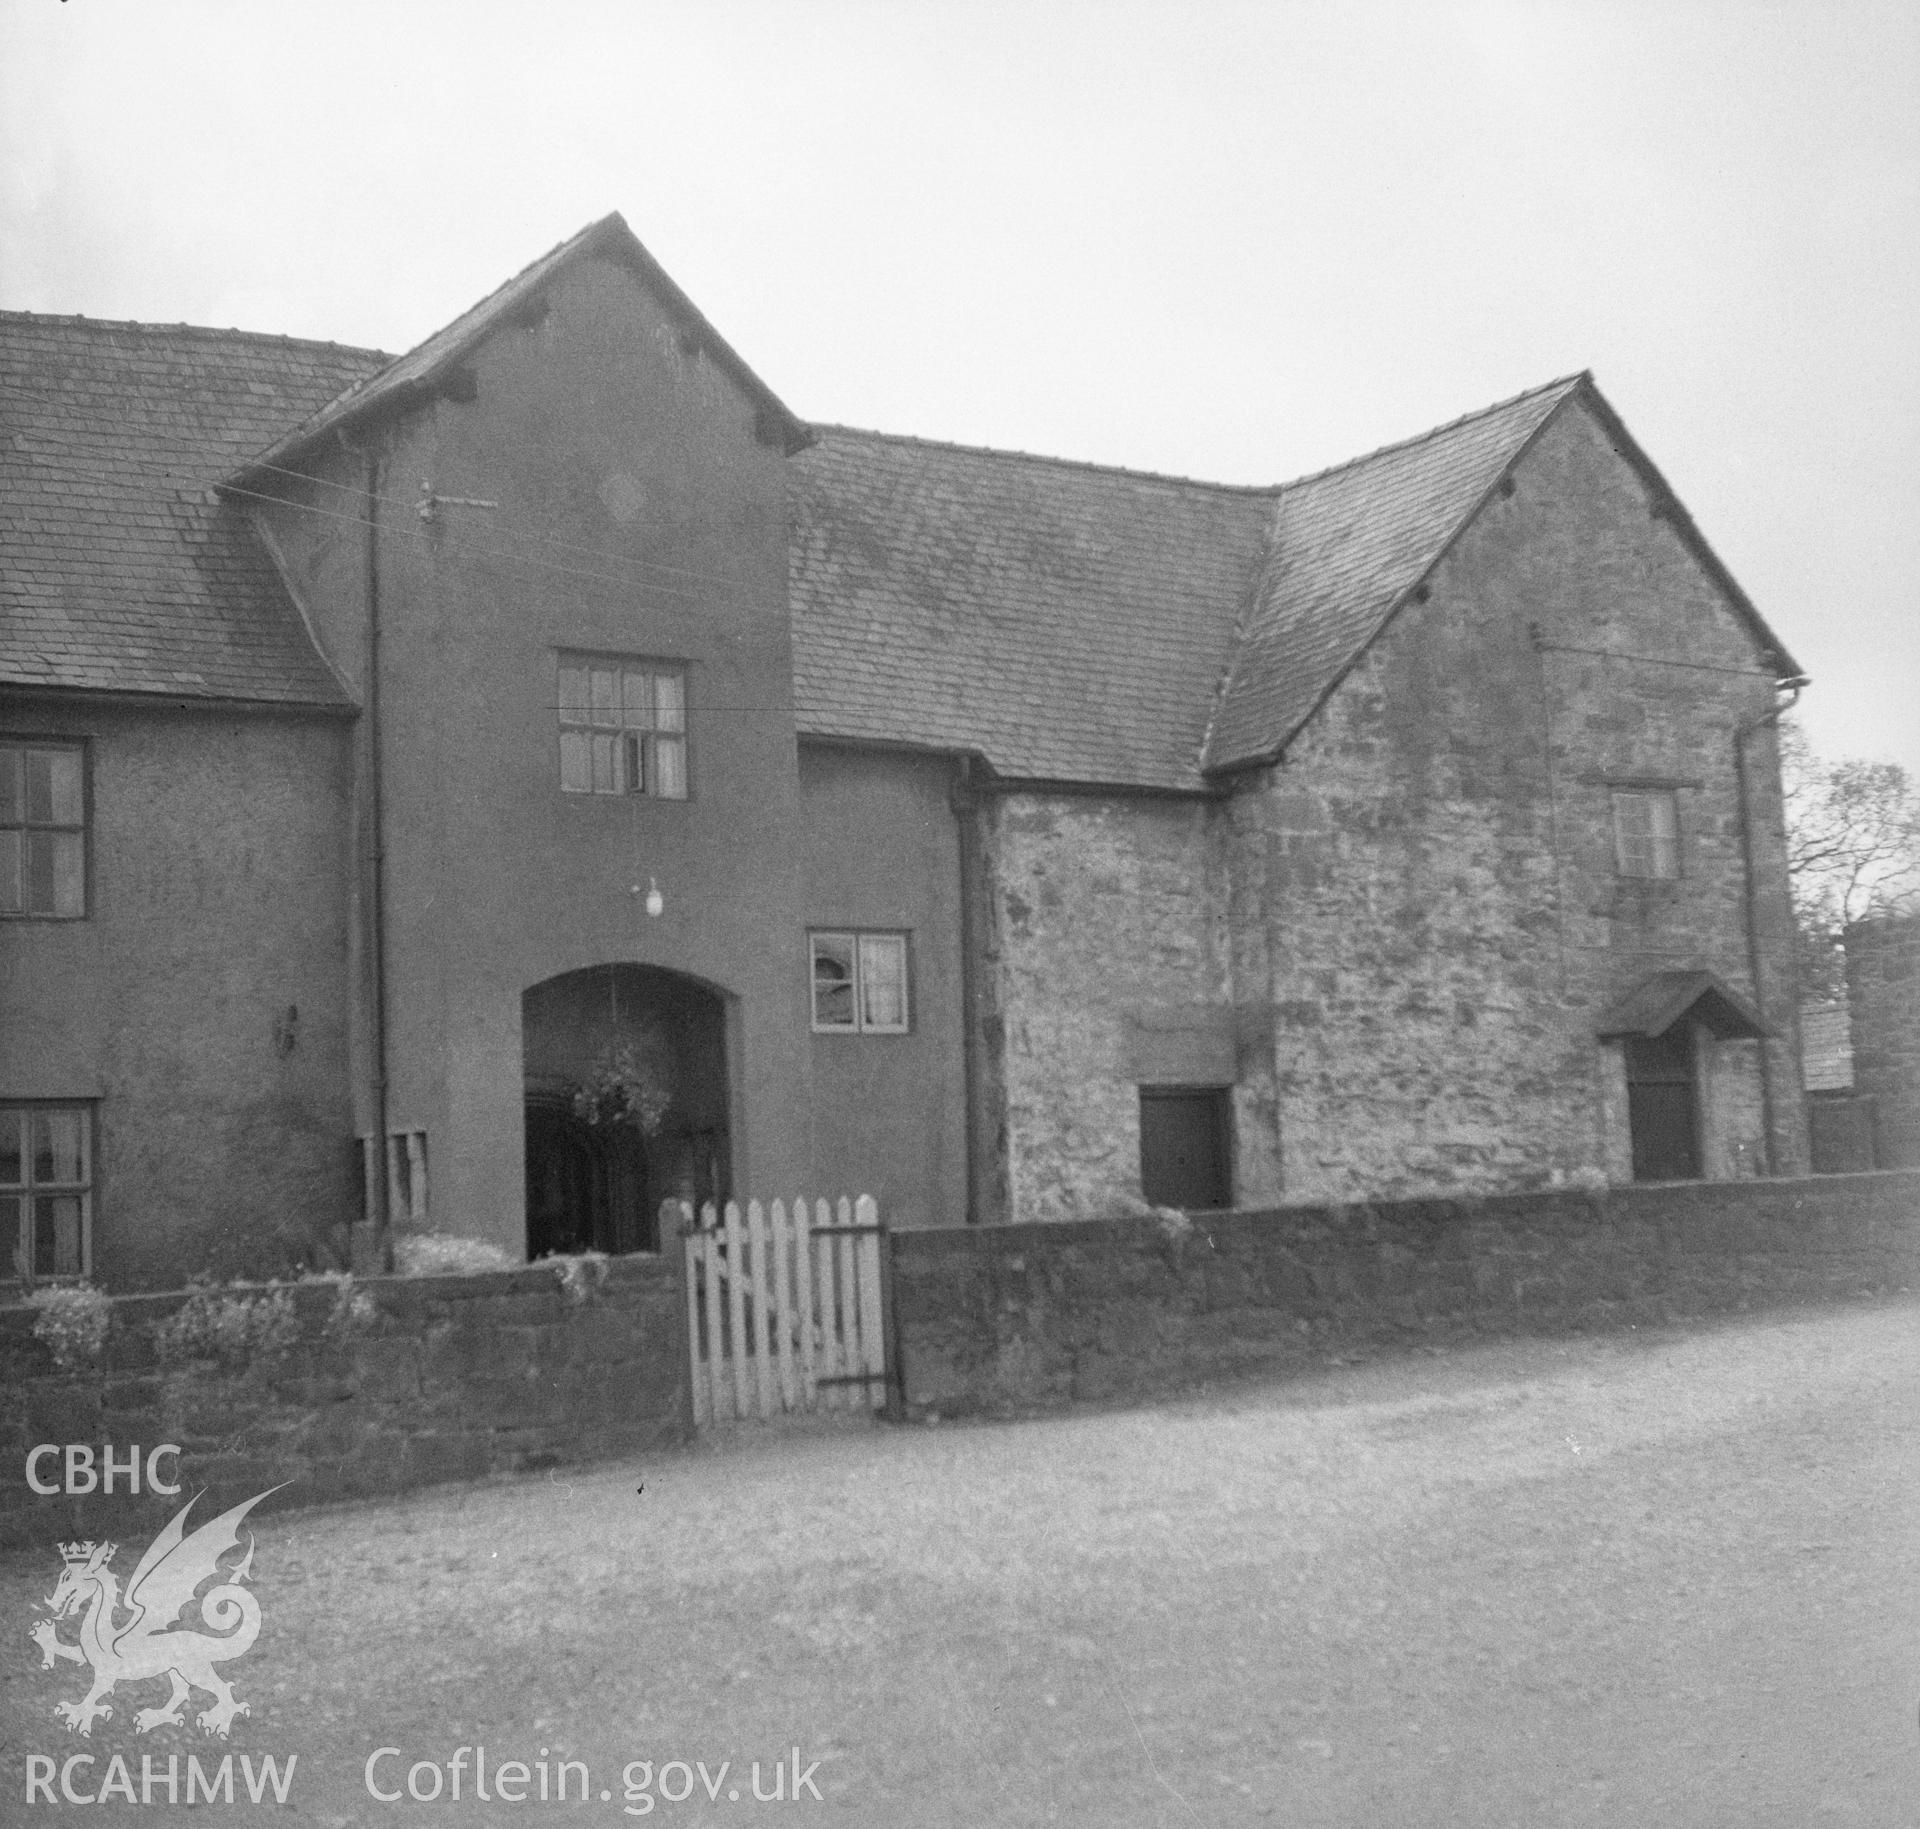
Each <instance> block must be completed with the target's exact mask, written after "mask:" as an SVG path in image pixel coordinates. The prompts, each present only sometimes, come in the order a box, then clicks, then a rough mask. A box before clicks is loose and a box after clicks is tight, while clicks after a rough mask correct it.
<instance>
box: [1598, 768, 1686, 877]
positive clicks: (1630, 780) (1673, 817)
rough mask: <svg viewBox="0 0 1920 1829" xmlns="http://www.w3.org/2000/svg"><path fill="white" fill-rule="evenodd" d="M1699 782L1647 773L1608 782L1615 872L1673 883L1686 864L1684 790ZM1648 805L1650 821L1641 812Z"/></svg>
mask: <svg viewBox="0 0 1920 1829" xmlns="http://www.w3.org/2000/svg"><path fill="white" fill-rule="evenodd" d="M1692 785H1694V784H1693V783H1689V782H1677V781H1673V780H1661V779H1653V778H1649V777H1645V776H1629V777H1626V778H1624V779H1623V778H1619V777H1615V778H1613V779H1611V780H1609V781H1608V782H1607V795H1608V801H1609V805H1610V811H1611V816H1612V825H1613V861H1614V870H1615V873H1616V874H1617V875H1619V876H1622V877H1630V878H1633V879H1635V880H1636V881H1641V882H1663V883H1670V882H1676V881H1678V880H1679V878H1680V877H1681V875H1682V874H1683V871H1682V869H1681V844H1680V789H1681V788H1682V787H1686V786H1692ZM1640 809H1644V811H1645V818H1644V822H1643V821H1642V820H1641V819H1640V818H1639V817H1637V816H1636V815H1637V813H1638V811H1639V810H1640Z"/></svg>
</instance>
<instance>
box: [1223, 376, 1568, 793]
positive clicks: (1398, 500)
mask: <svg viewBox="0 0 1920 1829" xmlns="http://www.w3.org/2000/svg"><path fill="white" fill-rule="evenodd" d="M1584 382H1585V377H1584V376H1579V375H1576V376H1571V377H1569V378H1567V379H1566V380H1562V381H1554V382H1550V383H1549V384H1548V385H1547V386H1545V387H1541V388H1535V389H1534V390H1533V391H1532V392H1530V393H1525V394H1521V395H1519V396H1517V397H1516V398H1515V399H1512V400H1508V401H1504V402H1502V403H1501V404H1500V405H1498V406H1493V407H1488V408H1486V409H1485V410H1484V411H1482V412H1478V413H1473V414H1469V415H1468V416H1467V417H1466V418H1464V419H1456V420H1454V421H1453V422H1452V423H1451V424H1449V425H1444V426H1441V427H1439V428H1438V429H1437V430H1435V431H1432V432H1427V433H1424V434H1423V435H1422V436H1420V437H1418V438H1414V439H1410V440H1408V441H1407V442H1406V443H1404V444H1398V445H1390V446H1388V447H1386V448H1385V449H1384V450H1380V451H1374V452H1372V453H1370V454H1369V455H1368V456H1365V457H1359V458H1355V459H1353V460H1352V461H1351V462H1350V463H1345V464H1340V465H1338V466H1336V467H1335V468H1333V469H1331V470H1323V471H1320V472H1319V473H1318V474H1317V475H1314V476H1309V477H1304V478H1302V479H1301V480H1300V481H1299V482H1295V483H1289V484H1287V485H1286V487H1285V488H1283V489H1282V490H1281V491H1280V495H1279V502H1278V506H1277V508H1276V511H1275V514H1274V520H1273V528H1272V533H1271V538H1270V542H1269V548H1268V557H1267V563H1266V566H1265V569H1264V572H1263V575H1262V577H1261V579H1260V583H1259V587H1258V589H1257V591H1256V593H1255V595H1254V599H1253V603H1252V606H1251V611H1250V614H1249V616H1248V618H1247V624H1246V629H1245V632H1244V634H1243V635H1242V637H1241V639H1240V641H1239V642H1238V644H1237V646H1236V651H1235V654H1234V659H1233V670H1232V673H1231V675H1230V676H1229V678H1228V681H1227V687H1226V691H1225V692H1224V694H1223V695H1222V697H1221V701H1220V708H1219V711H1218V713H1217V715H1216V716H1215V718H1214V722H1213V728H1212V729H1211V731H1210V732H1209V733H1208V738H1207V751H1206V763H1207V766H1208V767H1209V768H1217V769H1230V768H1234V767H1236V766H1241V765H1244V764H1246V763H1249V762H1253V761H1257V760H1262V759H1266V758H1270V757H1272V756H1274V755H1276V754H1277V753H1278V752H1279V750H1280V749H1281V748H1282V747H1283V746H1284V745H1285V744H1286V742H1287V741H1288V739H1290V738H1291V737H1292V736H1293V734H1294V733H1295V732H1296V731H1297V730H1298V729H1299V728H1300V726H1301V725H1302V724H1304V723H1305V722H1306V721H1307V719H1308V718H1309V717H1311V716H1312V715H1313V713H1314V711H1315V709H1316V708H1317V707H1318V706H1319V704H1320V701H1321V700H1322V699H1323V698H1324V697H1325V696H1326V695H1327V693H1328V692H1330V691H1331V690H1332V689H1333V687H1334V686H1335V685H1336V684H1337V683H1338V681H1339V680H1340V678H1341V677H1342V675H1344V674H1345V672H1346V671H1347V669H1348V668H1349V667H1350V666H1352V664H1353V663H1354V661H1355V660H1357V659H1358V658H1359V656H1360V654H1361V653H1362V652H1363V651H1364V650H1365V648H1366V647H1367V646H1368V645H1369V644H1370V643H1371V642H1372V640H1373V638H1374V637H1375V636H1376V635H1378V634H1379V632H1380V630H1381V629H1382V628H1383V627H1384V626H1385V624H1386V622H1387V620H1388V619H1389V618H1390V617H1391V616H1392V615H1393V613H1394V611H1395V610H1396V609H1397V608H1399V606H1400V604H1401V603H1402V602H1403V601H1404V600H1405V598H1406V596H1407V595H1408V593H1409V592H1411V591H1412V590H1414V589H1415V588H1416V587H1417V586H1418V585H1419V583H1420V582H1421V580H1422V578H1424V577H1425V575H1426V574H1427V573H1428V572H1429V571H1431V570H1432V569H1433V567H1434V565H1435V564H1437V563H1438V561H1439V560H1440V559H1441V558H1442V557H1443V556H1444V554H1445V553H1446V551H1447V549H1448V547H1449V546H1451V545H1452V543H1453V541H1454V539H1455V537H1456V536H1457V535H1458V534H1459V532H1460V531H1461V529H1462V528H1464V527H1465V526H1466V524H1467V522H1468V521H1470V520H1471V519H1472V518H1473V516H1474V514H1475V512H1476V511H1477V510H1478V509H1479V507H1480V505H1481V503H1482V502H1483V501H1484V500H1485V499H1486V497H1487V494H1488V492H1489V491H1490V490H1492V489H1493V487H1494V486H1495V485H1496V484H1497V483H1498V482H1499V480H1500V478H1501V476H1502V475H1504V474H1505V472H1506V471H1507V470H1508V468H1509V467H1510V466H1511V465H1512V464H1513V462H1514V461H1515V459H1516V458H1518V457H1519V455H1520V453H1521V452H1522V451H1524V450H1525V449H1526V447H1527V444H1528V442H1529V441H1530V440H1531V439H1532V437H1533V436H1534V434H1535V433H1536V432H1538V431H1539V430H1540V428H1541V427H1542V426H1544V425H1545V424H1546V422H1547V421H1548V420H1549V419H1550V418H1551V417H1552V416H1553V413H1554V411H1555V409H1556V408H1558V407H1559V406H1560V404H1561V402H1562V401H1564V400H1566V399H1567V398H1568V397H1569V396H1570V395H1571V394H1573V393H1574V392H1575V391H1576V390H1577V389H1579V388H1580V387H1581V386H1582V385H1583V383H1584Z"/></svg>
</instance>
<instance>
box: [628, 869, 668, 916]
mask: <svg viewBox="0 0 1920 1829" xmlns="http://www.w3.org/2000/svg"><path fill="white" fill-rule="evenodd" d="M633 893H634V894H635V895H638V894H639V893H640V885H639V884H638V883H635V884H634V885H633ZM642 906H643V907H644V908H645V909H646V911H647V913H648V914H649V915H650V916H652V917H653V918H654V919H655V920H658V919H659V918H660V916H661V915H663V914H665V913H666V912H667V898H666V897H665V896H663V895H662V894H661V893H660V885H659V884H658V883H657V882H655V881H654V879H653V878H652V877H651V876H649V877H648V878H647V899H646V901H645V902H644V903H643V904H642Z"/></svg>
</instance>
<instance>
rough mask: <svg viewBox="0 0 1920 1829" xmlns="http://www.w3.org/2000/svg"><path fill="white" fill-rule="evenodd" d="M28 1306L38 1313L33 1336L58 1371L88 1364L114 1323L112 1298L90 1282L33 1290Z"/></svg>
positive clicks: (35, 1318)
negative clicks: (51, 1359)
mask: <svg viewBox="0 0 1920 1829" xmlns="http://www.w3.org/2000/svg"><path fill="white" fill-rule="evenodd" d="M27 1301H28V1303H29V1304H30V1305H31V1306H32V1307H34V1308H37V1309H38V1310H39V1311H40V1312H39V1313H38V1314H37V1315H36V1316H35V1317H34V1321H33V1337H34V1338H35V1339H36V1340H38V1341H40V1342H42V1343H43V1344H44V1345H45V1346H46V1348H47V1350H48V1351H49V1352H50V1353H52V1354H53V1362H54V1364H55V1365H57V1366H58V1367H59V1368H60V1369H61V1371H63V1372H70V1371H73V1370H75V1369H76V1368H77V1367H79V1366H83V1365H91V1364H92V1363H93V1362H94V1361H95V1360H96V1359H98V1358H99V1357H100V1349H101V1347H102V1346H104V1345H105V1344H106V1339H107V1327H108V1324H109V1323H110V1322H111V1321H112V1320H113V1298H112V1297H111V1296H109V1295H108V1294H107V1292H106V1291H105V1290H104V1289H95V1288H94V1286H93V1285H92V1284H91V1283H65V1284H59V1285H56V1286H55V1287H53V1288H51V1289H36V1290H34V1291H32V1292H31V1293H30V1294H29V1295H28V1297H27Z"/></svg>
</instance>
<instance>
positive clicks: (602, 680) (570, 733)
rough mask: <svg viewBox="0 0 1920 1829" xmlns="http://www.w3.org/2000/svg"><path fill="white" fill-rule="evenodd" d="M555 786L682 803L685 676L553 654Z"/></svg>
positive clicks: (648, 665) (643, 665)
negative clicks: (556, 674) (556, 666)
mask: <svg viewBox="0 0 1920 1829" xmlns="http://www.w3.org/2000/svg"><path fill="white" fill-rule="evenodd" d="M560 786H561V787H562V788H563V789H564V790H565V791H566V792H567V793H569V794H650V795H652V796H654V797H655V798H656V799H659V800H684V799H686V797H687V670H686V669H685V668H684V667H669V666H662V665H660V664H659V663H657V662H654V661H644V662H642V661H625V660H614V659H610V658H607V657H604V656H599V655H587V654H563V655H561V656H560Z"/></svg>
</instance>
